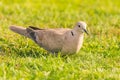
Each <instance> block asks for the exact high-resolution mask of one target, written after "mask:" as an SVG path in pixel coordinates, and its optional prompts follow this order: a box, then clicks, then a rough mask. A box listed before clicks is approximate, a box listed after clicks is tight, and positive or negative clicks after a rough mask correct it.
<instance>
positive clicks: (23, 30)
mask: <svg viewBox="0 0 120 80" xmlns="http://www.w3.org/2000/svg"><path fill="white" fill-rule="evenodd" d="M9 28H10V30H12V31H13V32H15V33H18V34H20V35H23V36H25V37H28V38H30V35H29V34H28V32H27V30H26V28H23V27H20V26H10V27H9Z"/></svg>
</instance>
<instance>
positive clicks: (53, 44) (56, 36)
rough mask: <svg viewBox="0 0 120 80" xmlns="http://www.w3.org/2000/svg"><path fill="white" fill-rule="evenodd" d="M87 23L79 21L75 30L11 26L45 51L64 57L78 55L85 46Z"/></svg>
mask: <svg viewBox="0 0 120 80" xmlns="http://www.w3.org/2000/svg"><path fill="white" fill-rule="evenodd" d="M86 25H87V24H86V23H85V22H83V21H79V22H77V23H76V24H75V26H74V27H73V29H70V28H55V29H54V28H53V29H41V28H37V27H33V26H29V27H28V28H24V27H21V26H15V25H12V26H10V27H9V28H10V30H12V31H13V32H15V33H18V34H20V35H23V36H25V37H27V38H30V39H32V40H33V41H34V42H35V43H36V44H38V45H39V46H40V47H42V48H44V49H45V50H47V51H49V52H52V53H58V52H61V54H63V55H67V54H74V53H78V52H79V50H80V48H81V47H82V44H83V38H84V32H85V33H87V34H88V32H87V30H86Z"/></svg>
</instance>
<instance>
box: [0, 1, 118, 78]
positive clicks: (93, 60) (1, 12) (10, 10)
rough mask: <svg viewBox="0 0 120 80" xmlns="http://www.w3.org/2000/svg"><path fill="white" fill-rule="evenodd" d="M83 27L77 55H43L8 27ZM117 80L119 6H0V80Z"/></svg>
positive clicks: (65, 3)
mask: <svg viewBox="0 0 120 80" xmlns="http://www.w3.org/2000/svg"><path fill="white" fill-rule="evenodd" d="M77 21H85V22H86V23H87V25H88V26H87V29H88V31H89V32H90V35H89V36H87V35H85V38H84V44H83V46H82V48H81V50H80V51H79V53H78V54H74V55H71V56H66V57H60V55H58V56H53V55H49V53H47V52H46V51H45V50H44V49H42V48H40V47H39V46H38V45H36V44H35V43H34V42H33V41H32V40H30V39H27V38H25V37H23V36H20V35H18V34H16V33H13V32H12V31H10V30H9V28H8V27H9V26H10V25H19V26H24V27H28V26H29V25H32V26H37V27H40V28H61V27H62V28H72V27H73V25H74V24H75V23H76V22H77ZM34 79H35V80H120V1H119V0H0V80H34Z"/></svg>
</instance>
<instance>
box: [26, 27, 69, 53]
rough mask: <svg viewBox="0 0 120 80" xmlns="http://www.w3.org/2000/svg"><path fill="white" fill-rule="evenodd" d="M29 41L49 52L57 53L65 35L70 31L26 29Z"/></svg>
mask: <svg viewBox="0 0 120 80" xmlns="http://www.w3.org/2000/svg"><path fill="white" fill-rule="evenodd" d="M26 30H27V32H28V33H29V35H30V36H31V39H33V40H34V41H35V42H36V43H37V44H38V45H39V46H41V47H43V48H45V49H46V50H48V51H51V52H58V51H60V50H61V49H62V46H63V42H64V39H65V35H64V34H65V33H66V32H67V31H69V30H70V29H63V28H60V29H31V28H27V29H26Z"/></svg>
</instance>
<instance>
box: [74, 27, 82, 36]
mask: <svg viewBox="0 0 120 80" xmlns="http://www.w3.org/2000/svg"><path fill="white" fill-rule="evenodd" d="M72 32H73V34H74V35H78V36H80V35H81V36H82V35H84V33H83V32H82V31H79V30H77V29H73V30H72Z"/></svg>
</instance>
